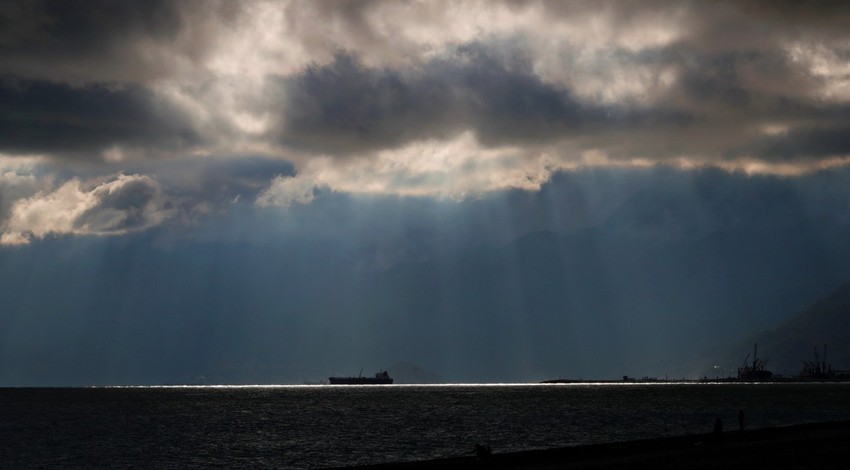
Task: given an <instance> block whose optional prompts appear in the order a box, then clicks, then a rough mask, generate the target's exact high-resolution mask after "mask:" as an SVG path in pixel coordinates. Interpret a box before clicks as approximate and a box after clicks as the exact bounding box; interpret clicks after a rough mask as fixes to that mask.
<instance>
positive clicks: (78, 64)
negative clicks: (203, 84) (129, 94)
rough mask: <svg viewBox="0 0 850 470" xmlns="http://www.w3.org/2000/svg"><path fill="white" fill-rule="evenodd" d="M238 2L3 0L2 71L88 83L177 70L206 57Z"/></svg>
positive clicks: (140, 79) (0, 6) (0, 27)
mask: <svg viewBox="0 0 850 470" xmlns="http://www.w3.org/2000/svg"><path fill="white" fill-rule="evenodd" d="M239 10H240V9H239V7H238V6H237V5H234V4H233V2H217V1H214V0H213V1H192V0H190V1H172V0H152V1H142V0H129V1H121V2H114V1H110V0H94V1H77V0H70V1H63V0H35V1H8V0H4V1H3V2H0V44H2V47H0V74H4V75H8V74H11V75H14V76H18V77H22V78H30V79H40V80H53V81H60V82H72V83H85V82H89V81H99V82H133V83H140V82H145V81H149V80H151V79H155V78H160V77H168V76H173V75H174V74H175V70H174V67H177V66H179V65H180V61H181V60H190V61H191V60H201V59H202V58H203V57H204V56H205V55H206V53H207V52H208V51H209V50H210V47H211V45H212V43H214V41H215V40H216V37H217V33H216V29H217V28H220V27H222V26H226V25H227V24H228V23H229V22H231V21H235V20H236V19H237V18H238V15H239Z"/></svg>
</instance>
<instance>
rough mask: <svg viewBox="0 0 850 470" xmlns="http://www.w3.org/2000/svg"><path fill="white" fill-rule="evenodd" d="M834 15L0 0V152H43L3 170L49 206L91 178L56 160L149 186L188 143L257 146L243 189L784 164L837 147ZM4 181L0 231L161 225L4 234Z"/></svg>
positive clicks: (504, 184)
mask: <svg viewBox="0 0 850 470" xmlns="http://www.w3.org/2000/svg"><path fill="white" fill-rule="evenodd" d="M848 31H850V13H848V11H847V9H846V8H842V6H841V4H840V2H817V3H814V4H805V5H798V4H796V3H789V2H708V1H696V0H695V1H687V2H676V3H675V4H670V3H669V2H630V1H626V2H613V1H601V2H556V1H552V2H549V1H519V2H517V1H502V2H492V1H487V2H482V1H464V2H442V1H434V2H385V1H364V2H331V1H316V2H294V1H283V0H281V1H263V0H254V1H247V2H239V3H235V2H225V1H166V0H163V1H154V2H151V1H128V2H102V1H94V2H92V1H79V2H78V1H53V0H42V1H27V2H23V1H3V2H0V44H2V47H0V123H1V124H2V126H0V129H2V130H0V154H2V155H5V158H9V159H13V160H14V159H23V158H41V159H44V161H45V162H47V163H45V167H44V168H46V169H44V170H43V171H41V172H39V173H38V174H37V175H36V174H31V175H29V176H26V178H35V179H37V180H38V181H30V180H26V181H25V180H20V179H19V180H16V181H17V182H15V183H14V184H17V185H24V186H26V185H27V184H31V185H32V188H38V191H40V192H39V194H41V195H42V196H47V195H54V196H53V197H54V199H56V200H58V199H63V198H64V196H63V197H60V195H63V194H65V193H68V194H71V193H74V194H77V195H78V196H79V195H85V194H89V195H91V194H93V192H92V190H86V189H85V188H83V186H84V184H83V183H81V182H79V181H78V180H74V179H72V177H73V175H74V174H75V172H79V170H78V169H72V170H70V171H69V170H68V168H70V167H73V166H74V165H81V164H85V165H89V166H87V167H86V168H85V170H84V171H83V172H84V173H86V177H87V178H101V179H103V180H104V181H105V180H107V179H108V178H110V177H113V178H116V177H115V176H114V175H122V174H134V173H132V172H131V169H132V168H137V167H138V168H142V167H143V168H144V169H145V172H144V173H139V175H140V176H139V177H140V178H143V177H147V178H150V180H149V181H161V180H163V176H165V173H167V171H166V168H177V167H179V166H180V164H179V163H175V162H180V161H187V162H196V161H198V159H203V158H210V159H213V160H214V161H223V160H232V161H233V162H234V163H233V164H232V165H231V166H229V167H228V168H230V169H232V170H233V171H235V172H236V173H238V172H239V170H238V168H239V167H240V162H245V164H246V165H248V166H251V165H256V162H257V159H262V160H266V161H268V162H270V163H269V164H268V165H264V167H266V168H268V169H269V171H268V173H266V174H264V175H263V179H264V180H265V182H266V183H265V187H264V188H261V189H259V190H257V189H256V188H254V187H253V186H252V188H251V189H250V190H248V191H246V192H245V193H240V194H228V198H229V199H233V198H238V197H246V198H247V197H250V198H253V199H254V200H255V201H256V202H257V203H258V204H260V205H289V204H292V203H307V202H310V201H312V200H314V198H315V197H316V195H317V194H319V193H320V192H321V191H322V190H323V189H322V188H328V189H330V190H331V191H338V192H344V193H370V194H385V195H393V196H394V195H418V196H437V197H446V196H448V197H455V198H458V197H460V198H462V197H466V196H469V195H480V194H484V193H487V192H491V191H498V190H505V189H513V188H518V189H524V190H537V189H539V188H540V185H541V184H542V183H543V182H545V181H546V180H547V179H548V178H550V177H551V175H552V174H553V172H556V171H563V170H567V171H568V170H572V169H576V168H582V167H589V166H596V167H610V166H621V167H622V166H632V167H635V166H637V167H646V166H652V165H655V164H659V163H663V164H673V165H678V166H680V167H683V168H694V167H703V166H717V167H720V168H723V169H726V170H743V171H746V172H749V173H775V174H785V175H798V174H801V173H805V172H810V171H815V170H821V169H824V168H831V167H834V166H840V165H845V164H847V163H848V162H850V160H848V157H849V156H850V140H848V138H847V137H846V136H847V134H848V133H847V130H848V129H850V33H848ZM245 155H250V156H251V158H250V159H245V158H244V157H243V156H245ZM81 162H82V163H81ZM274 162H283V163H281V164H280V165H284V166H286V165H292V167H291V168H293V169H294V171H272V168H274V167H275V165H276V164H275V163H274ZM160 165H162V166H160ZM202 167H203V168H208V167H207V166H203V165H202ZM218 168H219V169H220V170H223V169H224V167H223V166H219V167H218ZM9 171H11V170H6V173H4V174H3V175H4V176H3V181H4V182H3V183H2V184H3V188H8V187H10V184H12V183H10V182H9V181H12V180H15V178H23V176H20V175H18V176H16V175H17V173H9ZM117 178H118V179H115V180H114V181H123V180H121V179H120V178H122V177H117ZM191 179H192V178H183V179H182V180H180V181H182V182H184V183H186V184H187V185H190V186H191V185H192V184H194V183H191V182H189V181H190V180H191ZM80 181H81V180H80ZM146 181H148V180H146ZM175 181H176V180H175ZM45 188H49V189H45ZM21 191H22V190H17V192H14V191H12V192H10V190H8V189H3V193H2V194H3V201H2V204H0V205H2V206H3V207H5V209H3V212H2V213H0V214H2V216H3V217H4V224H5V227H7V228H6V230H7V232H6V234H7V239H9V237H12V235H11V234H12V233H15V234H21V233H31V234H33V236H37V235H35V234H39V233H53V232H56V233H64V232H74V233H77V232H80V233H120V232H122V231H123V230H126V229H127V227H125V225H131V226H133V227H144V226H149V225H151V224H152V223H153V222H152V220H154V219H155V220H160V219H157V218H153V219H150V218H146V217H142V219H144V220H147V222H139V221H137V222H131V220H135V219H134V218H133V217H130V216H129V215H127V219H126V220H125V219H121V220H124V222H118V221H116V220H118V219H114V218H107V219H109V221H110V222H103V220H104V219H97V221H95V222H83V221H80V220H76V219H75V220H74V221H68V220H70V219H68V218H62V217H58V216H57V217H44V218H40V219H39V220H40V222H39V225H38V227H35V226H33V227H29V228H27V227H25V226H23V225H21V228H20V229H12V228H10V227H13V226H17V225H20V224H23V222H21V220H23V219H20V218H16V217H18V216H16V215H15V214H16V212H15V211H14V210H12V209H11V208H12V207H15V208H17V209H15V210H18V211H22V210H23V208H24V207H25V206H27V205H28V204H29V205H31V204H34V202H33V201H32V200H31V198H32V197H34V194H24V193H26V192H27V191H23V192H21ZM51 191H52V192H51ZM163 191H165V192H166V193H168V192H172V193H173V194H185V193H186V191H187V188H184V187H180V185H179V184H178V185H176V186H171V185H169V187H168V188H166V189H164V190H163ZM190 192H192V194H193V197H199V198H201V199H203V200H198V201H195V202H194V203H193V204H195V205H196V206H198V207H200V206H202V205H204V204H211V201H221V200H223V199H224V198H222V197H221V195H215V194H210V193H209V192H208V191H194V190H193V191H190ZM167 196H169V194H166V195H165V196H163V197H167ZM75 197H77V196H75ZM16 198H17V199H16ZM79 198H82V196H79ZM63 200H64V199H63ZM96 205H97V204H95V206H96ZM44 207H45V208H46V207H53V208H56V209H58V208H60V207H65V206H62V205H61V204H58V203H57V204H54V205H45V206H44ZM74 207H78V206H74ZM119 219H120V217H119ZM51 221H52V222H51ZM51 223H52V224H54V225H53V227H52V228H50V227H48V225H50V224H51ZM86 223H88V224H89V225H86ZM16 224H17V225H16ZM104 224H105V225H104ZM83 226H86V227H93V228H91V229H90V230H89V229H85V230H83V229H81V228H80V227H83ZM10 230H17V231H15V232H12V231H10ZM28 230H29V232H27V231H28ZM15 237H17V238H16V239H18V240H20V239H21V238H20V236H19V235H15Z"/></svg>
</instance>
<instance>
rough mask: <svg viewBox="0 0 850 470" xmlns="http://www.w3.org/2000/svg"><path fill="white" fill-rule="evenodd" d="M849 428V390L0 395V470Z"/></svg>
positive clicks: (378, 454)
mask: <svg viewBox="0 0 850 470" xmlns="http://www.w3.org/2000/svg"><path fill="white" fill-rule="evenodd" d="M740 410H743V411H744V418H745V426H746V427H747V428H762V427H772V426H783V425H791V424H800V423H809V422H822V421H833V420H846V419H850V384H838V383H814V384H800V383H783V384H778V383H773V384H767V383H763V384H729V383H726V384H700V383H682V384H667V383H664V384H659V383H655V384H653V383H649V384H643V383H623V384H610V383H609V384H584V383H583V384H557V385H555V384H528V385H521V384H511V385H468V384H464V385H439V386H417V385H410V386H406V385H389V386H329V385H325V386H234V387H231V386H199V387H194V386H174V387H103V388H5V389H0V467H2V468H15V469H18V468H21V469H26V468H62V469H67V468H72V469H73V468H163V469H166V468H181V469H182V468H292V469H302V468H325V467H342V466H351V465H364V464H376V463H389V462H402V461H412V460H425V459H435V458H444V457H459V456H471V455H473V450H474V446H475V444H482V445H489V446H490V447H491V449H492V451H493V452H494V453H499V452H512V451H521V450H531V449H546V448H553V447H565V446H577V445H582V444H592V443H602V442H612V441H626V440H634V439H645V438H655V437H664V436H678V435H688V434H697V433H705V432H710V431H711V430H712V428H713V426H714V423H715V420H716V419H717V418H720V419H721V420H722V422H723V426H724V429H725V430H733V429H737V428H738V426H739V423H738V415H739V411H740Z"/></svg>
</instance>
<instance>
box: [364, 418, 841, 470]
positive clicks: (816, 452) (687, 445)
mask: <svg viewBox="0 0 850 470" xmlns="http://www.w3.org/2000/svg"><path fill="white" fill-rule="evenodd" d="M493 452H494V453H493V454H492V455H491V456H489V457H485V458H479V457H474V456H470V457H460V458H452V459H440V460H430V461H420V462H406V463H395V464H383V465H370V466H364V467H355V468H362V469H376V470H377V469H383V468H410V469H421V468H469V467H473V468H476V467H480V468H528V469H548V468H565V467H568V468H571V469H576V468H594V469H599V468H602V469H620V468H654V469H673V468H676V469H680V468H684V469H704V468H705V469H708V468H744V467H749V468H771V469H801V468H817V469H839V468H841V469H846V468H850V421H837V422H830V423H815V424H804V425H795V426H785V427H777V428H764V429H755V430H746V431H743V432H741V431H727V432H724V433H722V435H721V436H720V438H719V439H718V438H717V436H716V435H714V434H711V433H709V434H694V435H690V436H679V437H670V438H662V439H650V440H641V441H631V442H619V443H609V444H597V445H588V446H578V447H566V448H559V449H548V450H534V451H527V452H514V453H505V454H500V453H498V450H497V449H493ZM470 454H472V452H470Z"/></svg>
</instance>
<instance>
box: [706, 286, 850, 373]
mask: <svg viewBox="0 0 850 470" xmlns="http://www.w3.org/2000/svg"><path fill="white" fill-rule="evenodd" d="M847 331H850V282H848V283H845V284H844V285H842V286H841V287H839V288H838V289H836V290H835V291H833V292H832V293H830V294H829V295H827V296H825V297H823V298H821V299H820V300H818V301H817V302H815V303H814V304H812V305H811V306H809V307H808V308H806V309H804V310H803V311H801V312H800V313H799V314H798V315H795V316H793V317H792V318H790V319H788V320H786V321H784V322H782V323H780V324H778V325H776V326H775V327H774V328H770V329H764V330H762V331H760V332H758V333H756V334H754V335H752V336H750V337H748V338H747V339H745V340H743V341H741V342H740V343H739V344H738V345H737V346H736V347H734V348H732V349H731V350H730V351H729V354H728V355H727V356H726V357H725V358H724V359H723V360H722V364H725V366H726V367H727V368H728V369H727V371H729V370H731V369H733V368H734V367H737V366H739V365H740V364H741V363H742V362H743V361H744V359H745V358H747V357H748V358H749V359H752V353H753V343H758V354H759V356H760V357H762V358H765V359H766V360H767V364H766V368H767V369H769V370H771V371H772V372H773V373H774V374H779V375H781V376H783V377H794V376H796V375H797V374H799V373H800V371H801V369H802V368H803V366H804V362H805V361H818V360H820V361H823V362H826V363H827V364H828V365H829V366H830V367H831V369H832V371H833V372H835V373H836V374H846V375H850V343H848V341H847ZM824 345H826V347H825V346H824ZM815 348H817V351H815ZM747 354H750V356H747ZM710 367H711V366H707V367H705V369H706V372H705V374H707V375H708V376H709V377H713V376H714V375H715V374H714V373H713V371H711V370H710Z"/></svg>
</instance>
